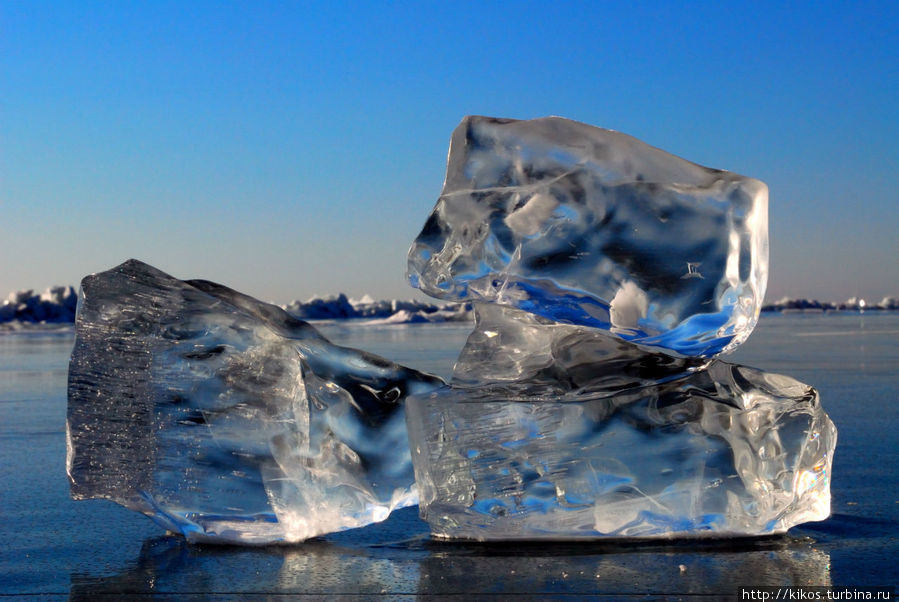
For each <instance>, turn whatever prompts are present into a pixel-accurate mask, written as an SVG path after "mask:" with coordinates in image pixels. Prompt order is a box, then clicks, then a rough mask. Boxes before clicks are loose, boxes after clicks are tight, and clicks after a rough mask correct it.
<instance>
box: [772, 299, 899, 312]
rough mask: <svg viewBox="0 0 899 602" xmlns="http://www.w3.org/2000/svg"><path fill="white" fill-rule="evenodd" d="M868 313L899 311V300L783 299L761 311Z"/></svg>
mask: <svg viewBox="0 0 899 602" xmlns="http://www.w3.org/2000/svg"><path fill="white" fill-rule="evenodd" d="M791 310H798V311H870V310H899V299H897V298H896V297H884V298H883V299H881V300H880V302H878V303H869V302H867V301H865V300H864V299H862V298H860V297H850V298H849V299H848V300H846V301H844V302H843V303H834V302H832V301H818V300H817V299H793V298H791V297H783V298H782V299H779V300H778V301H775V302H774V303H767V304H765V305H764V306H763V307H762V311H791Z"/></svg>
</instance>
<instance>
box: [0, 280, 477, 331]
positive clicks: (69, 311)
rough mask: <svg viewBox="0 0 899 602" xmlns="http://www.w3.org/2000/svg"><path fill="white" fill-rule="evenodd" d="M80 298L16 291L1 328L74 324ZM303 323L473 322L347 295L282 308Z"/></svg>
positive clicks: (460, 314) (3, 309)
mask: <svg viewBox="0 0 899 602" xmlns="http://www.w3.org/2000/svg"><path fill="white" fill-rule="evenodd" d="M77 306H78V295H77V293H76V292H75V289H74V288H73V287H71V286H53V287H50V288H48V289H47V290H45V291H44V292H43V293H40V294H38V293H36V292H35V291H34V290H22V291H15V292H12V293H10V294H9V296H8V297H7V298H6V300H5V301H3V303H2V304H0V324H2V323H6V322H20V323H25V324H39V323H45V324H71V323H72V322H74V321H75V311H76V309H77ZM281 307H282V309H284V310H285V311H286V312H287V313H289V314H290V315H292V316H294V317H296V318H299V319H301V320H347V319H360V320H367V321H370V323H373V324H415V323H424V322H463V321H470V320H473V319H474V316H473V314H472V312H471V304H468V303H439V304H437V303H428V302H426V301H415V300H399V299H387V300H380V301H376V300H374V299H372V298H371V297H370V296H369V295H365V296H363V297H362V298H361V299H350V298H348V297H347V296H346V295H345V294H343V293H340V294H338V295H331V296H328V297H313V298H311V299H309V300H308V301H299V300H296V301H292V302H290V303H288V304H287V305H282V306H281Z"/></svg>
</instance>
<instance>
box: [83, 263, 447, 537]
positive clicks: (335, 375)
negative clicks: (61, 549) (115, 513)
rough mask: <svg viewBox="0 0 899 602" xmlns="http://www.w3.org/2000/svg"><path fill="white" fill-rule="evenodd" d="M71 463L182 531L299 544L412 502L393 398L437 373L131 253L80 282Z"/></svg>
mask: <svg viewBox="0 0 899 602" xmlns="http://www.w3.org/2000/svg"><path fill="white" fill-rule="evenodd" d="M75 335H76V340H75V345H74V350H73V352H72V359H71V364H70V370H69V404H68V422H67V425H68V432H67V436H68V439H67V441H68V457H67V465H68V473H69V477H70V479H71V482H72V495H73V497H75V498H76V499H89V498H106V499H111V500H113V501H116V502H118V503H120V504H122V505H124V506H126V507H128V508H131V509H133V510H137V511H139V512H143V513H144V514H147V515H148V516H150V517H151V518H153V519H154V520H155V521H156V522H158V523H159V524H160V525H162V526H163V527H165V528H166V529H169V530H171V531H174V532H178V533H181V534H183V535H184V536H185V537H186V538H187V539H188V540H190V541H215V542H220V543H222V542H234V543H245V544H265V543H273V542H283V541H288V542H289V541H299V540H303V539H307V538H309V537H313V536H316V535H321V534H324V533H330V532H333V531H340V530H343V529H348V528H353V527H359V526H362V525H365V524H368V523H371V522H376V521H380V520H383V519H384V518H385V517H386V516H387V515H388V514H389V513H390V512H391V511H392V510H394V509H395V508H402V507H404V506H408V505H412V504H415V503H416V502H417V492H416V490H415V488H414V484H413V475H412V467H411V462H410V459H409V449H408V440H407V436H406V427H405V422H404V414H403V406H402V403H403V400H404V398H405V397H406V395H407V394H409V393H425V392H428V391H430V390H433V389H434V388H436V387H437V386H439V385H441V384H443V381H442V380H441V379H439V378H438V377H434V376H430V375H427V374H424V373H421V372H418V371H416V370H411V369H407V368H404V367H402V366H400V365H397V364H394V363H392V362H390V361H387V360H384V359H383V358H380V357H377V356H375V355H372V354H369V353H366V352H361V351H357V350H354V349H350V348H345V347H339V346H336V345H332V344H331V343H329V342H328V340H327V339H325V338H324V337H322V336H321V335H320V334H319V333H318V331H316V330H315V328H314V327H312V326H310V325H309V324H308V323H306V322H303V321H301V320H298V319H295V318H291V317H290V316H289V315H288V314H286V313H285V312H283V311H282V310H280V309H279V308H277V307H275V306H272V305H268V304H265V303H262V302H259V301H257V300H255V299H253V298H251V297H248V296H245V295H241V294H240V293H237V292H235V291H232V290H230V289H228V288H226V287H223V286H220V285H217V284H214V283H210V282H205V281H190V282H184V281H180V280H177V279H175V278H172V277H171V276H168V275H167V274H164V273H163V272H160V271H159V270H156V269H154V268H152V267H150V266H147V265H146V264H142V263H140V262H137V261H129V262H126V263H125V264H122V265H121V266H119V267H117V268H114V269H112V270H109V271H107V272H103V273H101V274H97V275H93V276H89V277H88V278H86V279H85V280H84V282H83V283H82V295H81V300H80V305H79V314H78V322H77V324H76V332H75Z"/></svg>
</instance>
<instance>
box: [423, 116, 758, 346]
mask: <svg viewBox="0 0 899 602" xmlns="http://www.w3.org/2000/svg"><path fill="white" fill-rule="evenodd" d="M767 203H768V189H767V186H765V184H764V183H762V182H760V181H758V180H754V179H751V178H745V177H742V176H739V175H736V174H733V173H729V172H726V171H721V170H716V169H709V168H706V167H702V166H699V165H696V164H694V163H690V162H688V161H685V160H683V159H680V158H678V157H676V156H674V155H671V154H669V153H667V152H665V151H662V150H659V149H657V148H654V147H651V146H649V145H647V144H644V143H643V142H640V141H639V140H637V139H635V138H632V137H630V136H627V135H625V134H621V133H618V132H614V131H610V130H604V129H600V128H596V127H592V126H589V125H585V124H583V123H578V122H574V121H570V120H567V119H562V118H559V117H547V118H543V119H534V120H531V121H515V120H509V119H494V118H488V117H466V118H465V119H464V120H463V121H462V123H461V124H460V125H459V126H458V127H457V128H456V130H455V132H454V133H453V136H452V140H451V143H450V152H449V158H448V160H447V173H446V182H445V184H444V187H443V192H442V194H441V196H440V198H439V199H438V201H437V205H436V207H435V208H434V210H433V213H432V214H431V216H430V217H429V218H428V221H427V223H426V224H425V226H424V228H423V229H422V231H421V233H420V234H419V236H418V238H417V239H416V240H415V242H414V243H413V245H412V248H411V249H410V251H409V261H408V271H407V275H408V277H409V279H410V281H411V282H412V284H413V286H416V287H418V288H420V289H421V290H422V291H424V292H426V293H427V294H429V295H432V296H434V297H438V298H441V299H449V300H474V301H478V300H480V301H490V302H495V303H499V304H502V305H508V306H512V307H517V308H519V309H523V310H526V311H529V312H532V313H535V314H539V315H541V316H544V317H547V318H551V319H553V320H557V321H560V322H566V323H570V324H577V325H585V326H591V327H596V328H602V329H607V330H610V331H611V332H612V333H614V334H616V335H617V336H619V337H621V338H622V339H625V340H629V341H633V342H636V343H641V344H644V345H651V346H655V347H659V348H663V349H668V350H671V351H675V352H678V353H680V354H683V355H691V356H697V355H702V356H712V355H714V354H716V353H718V352H721V351H722V350H727V349H731V348H733V347H734V346H736V345H738V344H740V343H741V342H742V341H743V340H745V338H746V337H747V336H749V333H750V332H751V331H752V328H753V327H754V326H755V324H756V321H757V318H758V312H759V310H760V307H761V303H762V298H763V297H764V293H765V286H766V282H767V274H768V217H767Z"/></svg>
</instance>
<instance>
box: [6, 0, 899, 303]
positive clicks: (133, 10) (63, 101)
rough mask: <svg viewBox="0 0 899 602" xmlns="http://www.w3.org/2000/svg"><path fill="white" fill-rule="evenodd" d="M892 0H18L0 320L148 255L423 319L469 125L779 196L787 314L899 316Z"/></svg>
mask: <svg viewBox="0 0 899 602" xmlns="http://www.w3.org/2000/svg"><path fill="white" fill-rule="evenodd" d="M897 67H899V2H895V1H890V2H847V3H832V2H805V3H796V2H791V3H785V2H770V3H768V2H750V3H746V4H738V3H727V2H709V3H700V2H690V3H683V4H681V3H674V2H661V1H660V2H614V3H613V2H558V3H551V2H541V3H538V2H533V3H531V2H521V1H518V2H508V3H491V2H420V3H413V2H410V3H387V2H383V3H382V2H371V3H367V2H361V1H360V2H348V3H338V2H327V3H325V2H321V3H315V4H312V3H300V2H297V3H289V2H284V3H280V2H279V3H268V2H243V3H240V2H208V3H205V2H187V1H183V0H181V1H176V2H162V1H153V2H124V1H122V2H96V3H95V2H70V3H65V2H58V3H52V2H24V1H21V2H20V1H10V0H0V295H5V294H6V292H7V291H10V290H14V289H22V288H39V289H43V288H45V287H46V286H48V285H51V284H76V285H77V283H78V281H79V280H80V278H81V277H82V276H84V275H86V274H88V273H91V272H96V271H101V270H104V269H107V268H109V267H112V266H113V265H116V264H118V263H120V262H121V261H123V260H125V259H127V258H129V257H135V258H138V259H142V260H144V261H147V262H149V263H151V264H153V265H156V266H157V267H159V268H161V269H163V270H166V271H168V272H170V273H172V274H174V275H176V276H179V277H183V278H189V277H202V278H206V279H210V280H216V281H219V282H222V283H224V284H227V285H229V286H232V287H234V288H237V289H239V290H242V291H244V292H247V293H249V294H252V295H254V296H257V297H260V298H262V299H266V300H270V301H276V302H279V303H283V302H286V301H289V300H291V299H293V298H303V299H305V298H308V297H309V296H310V295H312V294H313V293H319V294H327V293H334V292H338V291H345V292H346V293H348V294H350V295H357V296H358V295H361V294H362V293H366V292H367V293H371V294H372V295H374V296H376V297H410V296H413V292H412V289H411V288H409V287H408V285H407V284H406V283H405V280H404V278H403V272H404V269H405V254H406V250H407V249H408V246H409V244H410V243H411V241H412V239H413V238H414V237H415V235H416V234H417V233H418V231H419V229H420V227H421V225H422V224H423V222H424V220H425V218H426V217H427V215H428V213H429V212H430V210H431V208H432V206H433V204H434V202H435V200H436V198H437V195H438V193H439V191H440V188H441V185H442V181H443V175H444V168H445V159H446V150H447V145H448V142H449V136H450V133H451V132H452V130H453V128H454V127H455V126H456V125H457V123H458V122H459V120H460V119H461V118H462V117H463V116H464V115H467V114H481V115H491V116H501V117H515V118H531V117H539V116H543V115H550V114H555V115H562V116H565V117H569V118H572V119H577V120H580V121H585V122H587V123H592V124H594V125H599V126H602V127H607V128H612V129H616V130H620V131H623V132H626V133H629V134H632V135H634V136H637V137H638V138H640V139H642V140H645V141H646V142H648V143H650V144H653V145H655V146H658V147H661V148H664V149H666V150H668V151H671V152H673V153H675V154H678V155H680V156H683V157H685V158H687V159H690V160H693V161H696V162H698V163H702V164H705V165H708V166H711V167H719V168H724V169H729V170H731V171H735V172H738V173H741V174H744V175H749V176H753V177H757V178H759V179H762V180H764V181H766V182H767V183H768V185H769V186H770V189H771V194H772V198H771V209H770V213H771V223H770V232H771V251H772V252H771V265H772V268H771V276H770V279H769V293H768V299H769V300H771V299H776V298H778V297H780V296H783V295H791V296H808V297H818V298H820V299H822V300H823V299H828V300H843V299H845V298H847V297H849V296H851V295H861V296H864V297H865V298H868V299H876V300H879V299H880V298H881V297H883V296H884V295H899V243H897V226H899V210H897V206H899V203H897V202H899V193H897V190H899V186H897V180H899V150H897V148H899V146H897V141H899V68H897Z"/></svg>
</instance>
